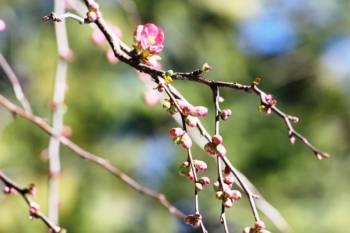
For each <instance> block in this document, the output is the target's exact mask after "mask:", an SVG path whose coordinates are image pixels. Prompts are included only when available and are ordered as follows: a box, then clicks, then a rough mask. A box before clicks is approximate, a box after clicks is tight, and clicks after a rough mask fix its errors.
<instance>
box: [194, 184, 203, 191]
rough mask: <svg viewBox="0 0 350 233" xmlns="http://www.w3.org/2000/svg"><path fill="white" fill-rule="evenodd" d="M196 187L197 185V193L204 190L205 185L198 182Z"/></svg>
mask: <svg viewBox="0 0 350 233" xmlns="http://www.w3.org/2000/svg"><path fill="white" fill-rule="evenodd" d="M195 185H196V191H197V192H199V191H202V190H203V185H202V184H201V183H199V182H197V183H196V184H195Z"/></svg>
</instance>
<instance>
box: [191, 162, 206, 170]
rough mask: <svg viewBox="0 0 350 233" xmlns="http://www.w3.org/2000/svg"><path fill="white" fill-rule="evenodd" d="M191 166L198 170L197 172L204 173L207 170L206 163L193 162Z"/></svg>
mask: <svg viewBox="0 0 350 233" xmlns="http://www.w3.org/2000/svg"><path fill="white" fill-rule="evenodd" d="M193 166H194V167H195V168H196V169H197V170H198V171H204V170H206V169H207V168H208V165H207V163H206V162H204V161H202V160H193Z"/></svg>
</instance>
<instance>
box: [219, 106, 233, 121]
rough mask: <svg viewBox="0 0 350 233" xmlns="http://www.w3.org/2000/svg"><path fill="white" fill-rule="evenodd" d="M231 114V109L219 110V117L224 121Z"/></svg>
mask: <svg viewBox="0 0 350 233" xmlns="http://www.w3.org/2000/svg"><path fill="white" fill-rule="evenodd" d="M231 114H232V111H231V109H224V110H222V111H221V114H220V117H221V119H223V120H224V121H226V120H227V119H228V118H229V117H230V116H231Z"/></svg>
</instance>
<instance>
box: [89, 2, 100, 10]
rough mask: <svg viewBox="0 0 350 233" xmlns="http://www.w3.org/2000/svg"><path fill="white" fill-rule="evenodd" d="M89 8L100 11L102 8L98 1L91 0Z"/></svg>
mask: <svg viewBox="0 0 350 233" xmlns="http://www.w3.org/2000/svg"><path fill="white" fill-rule="evenodd" d="M89 8H90V9H91V10H92V11H98V10H99V9H100V6H99V5H98V3H97V2H91V3H90V6H89Z"/></svg>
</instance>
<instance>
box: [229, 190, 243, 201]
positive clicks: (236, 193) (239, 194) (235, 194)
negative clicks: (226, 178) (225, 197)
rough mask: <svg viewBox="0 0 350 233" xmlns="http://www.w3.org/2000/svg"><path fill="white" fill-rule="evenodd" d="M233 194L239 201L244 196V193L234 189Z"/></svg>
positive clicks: (234, 198) (233, 197)
mask: <svg viewBox="0 0 350 233" xmlns="http://www.w3.org/2000/svg"><path fill="white" fill-rule="evenodd" d="M231 195H232V199H233V200H235V201H238V200H240V199H241V198H242V194H241V192H240V191H238V190H232V192H231Z"/></svg>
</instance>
